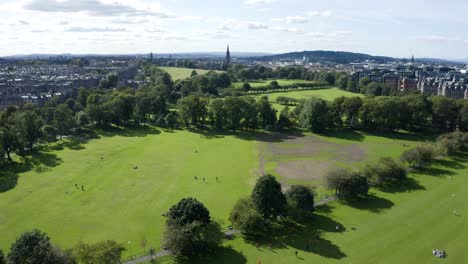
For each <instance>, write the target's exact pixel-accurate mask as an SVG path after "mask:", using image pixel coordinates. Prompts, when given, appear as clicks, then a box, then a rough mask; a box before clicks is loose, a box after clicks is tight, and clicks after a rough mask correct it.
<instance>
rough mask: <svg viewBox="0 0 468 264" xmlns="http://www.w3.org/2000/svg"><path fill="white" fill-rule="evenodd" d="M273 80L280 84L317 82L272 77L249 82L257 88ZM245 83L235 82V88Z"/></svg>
mask: <svg viewBox="0 0 468 264" xmlns="http://www.w3.org/2000/svg"><path fill="white" fill-rule="evenodd" d="M272 81H277V82H278V84H279V85H291V84H294V83H315V82H314V81H306V80H288V79H271V80H256V81H251V82H249V84H250V87H252V88H253V89H255V87H260V86H267V85H268V84H270V83H271V82H272ZM243 84H244V83H243V82H236V83H234V84H233V86H234V88H241V87H242V85H243Z"/></svg>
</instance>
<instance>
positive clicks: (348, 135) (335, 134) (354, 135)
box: [322, 129, 364, 142]
mask: <svg viewBox="0 0 468 264" xmlns="http://www.w3.org/2000/svg"><path fill="white" fill-rule="evenodd" d="M322 135H323V136H326V137H330V138H337V139H345V140H351V141H360V142H361V141H363V140H364V135H363V134H362V133H359V132H356V131H355V130H353V129H341V130H333V131H329V132H326V133H324V134H322Z"/></svg>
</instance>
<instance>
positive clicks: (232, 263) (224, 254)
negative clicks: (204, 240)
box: [176, 247, 247, 264]
mask: <svg viewBox="0 0 468 264" xmlns="http://www.w3.org/2000/svg"><path fill="white" fill-rule="evenodd" d="M176 260H177V263H181V264H189V263H190V264H192V263H194V264H204V263H226V264H243V263H247V258H246V257H245V256H244V254H242V253H240V252H237V251H235V250H234V249H232V248H231V247H221V248H219V249H218V250H217V251H216V252H214V253H212V254H210V255H209V256H198V257H190V258H177V259H176Z"/></svg>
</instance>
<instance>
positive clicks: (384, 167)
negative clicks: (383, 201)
mask: <svg viewBox="0 0 468 264" xmlns="http://www.w3.org/2000/svg"><path fill="white" fill-rule="evenodd" d="M362 173H363V175H364V176H365V177H366V178H367V179H368V180H369V181H371V182H374V183H376V184H383V183H391V182H401V181H404V180H405V179H406V176H407V172H406V168H405V167H404V166H403V164H401V163H399V162H397V161H395V160H394V159H392V158H389V157H384V158H380V159H379V160H378V161H377V162H376V163H373V164H367V165H366V166H365V168H364V170H363V171H362Z"/></svg>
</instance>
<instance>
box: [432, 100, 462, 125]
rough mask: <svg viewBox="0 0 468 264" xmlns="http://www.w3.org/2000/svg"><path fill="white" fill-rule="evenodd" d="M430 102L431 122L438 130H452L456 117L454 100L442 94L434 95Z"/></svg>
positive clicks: (456, 108)
mask: <svg viewBox="0 0 468 264" xmlns="http://www.w3.org/2000/svg"><path fill="white" fill-rule="evenodd" d="M431 102H432V124H433V125H434V126H435V127H436V128H437V129H439V130H440V131H444V132H449V131H453V130H454V129H455V126H456V123H457V117H458V107H457V104H456V101H455V100H454V99H451V98H447V97H443V96H435V97H432V98H431Z"/></svg>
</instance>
